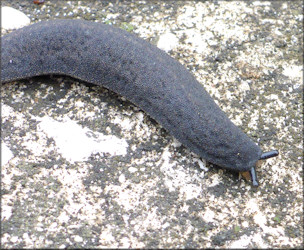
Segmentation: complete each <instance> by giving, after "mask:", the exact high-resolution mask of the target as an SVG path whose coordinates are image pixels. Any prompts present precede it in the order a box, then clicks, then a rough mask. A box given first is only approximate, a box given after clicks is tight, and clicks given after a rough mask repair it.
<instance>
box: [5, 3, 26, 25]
mask: <svg viewBox="0 0 304 250" xmlns="http://www.w3.org/2000/svg"><path fill="white" fill-rule="evenodd" d="M30 22H31V20H30V19H29V18H28V17H27V16H26V15H25V14H23V13H22V12H21V11H19V10H16V9H14V8H11V7H7V6H4V7H1V28H2V29H5V30H12V29H19V28H21V27H23V26H26V25H29V24H30Z"/></svg>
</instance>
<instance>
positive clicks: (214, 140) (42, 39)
mask: <svg viewBox="0 0 304 250" xmlns="http://www.w3.org/2000/svg"><path fill="white" fill-rule="evenodd" d="M1 42H2V46H1V71H2V72H1V81H2V82H9V81H15V80H19V79H23V78H29V77H33V76H38V75H48V74H59V75H67V76H71V77H74V78H77V79H80V80H83V81H86V82H89V83H93V84H97V85H102V86H104V87H106V88H108V89H110V90H112V91H114V92H116V93H118V94H120V95H122V96H125V97H126V98H127V99H128V100H130V101H131V102H133V103H134V104H135V105H137V106H138V107H140V108H141V109H142V110H144V111H145V112H146V113H148V115H150V116H151V117H152V118H153V119H155V120H156V121H157V122H159V123H160V124H161V125H162V126H163V127H164V128H165V129H166V130H167V131H169V133H170V134H172V135H173V136H174V137H175V138H177V139H178V140H179V141H180V142H181V143H182V144H183V145H185V146H186V147H188V148H189V149H190V150H191V151H192V152H194V153H196V154H197V155H199V156H200V157H202V158H204V159H206V160H207V161H209V162H211V163H213V164H216V165H218V166H220V167H223V168H226V169H230V170H233V171H237V172H247V173H250V175H251V179H252V181H253V185H254V186H257V185H258V183H257V178H256V172H255V166H256V164H257V162H258V161H259V160H260V159H267V158H270V157H273V156H276V155H278V152H277V151H276V150H274V151H271V152H267V153H263V152H262V150H261V149H260V147H259V146H258V145H257V144H256V143H254V142H253V141H252V140H251V139H250V138H249V137H248V136H246V135H245V134H244V133H243V132H242V131H241V130H240V129H239V128H238V127H236V126H235V125H234V124H233V123H232V122H231V121H230V120H229V118H228V117H227V116H226V114H225V113H224V112H223V111H222V110H221V109H220V108H219V107H218V106H217V105H216V103H215V102H214V100H213V99H212V98H211V96H210V95H209V94H208V93H207V91H206V90H205V89H204V87H203V86H202V85H201V84H200V83H199V82H198V81H197V80H196V79H195V78H194V76H193V75H192V74H191V73H189V72H188V71H187V70H186V68H185V67H184V66H183V65H181V64H180V63H179V62H177V61H176V60H174V59H173V58H171V57H170V56H169V55H167V54H166V53H165V52H163V51H161V50H160V49H158V48H157V47H156V46H153V45H152V44H150V43H149V42H146V41H144V40H142V39H140V38H138V37H136V36H135V35H132V34H130V33H128V32H127V31H124V30H121V29H118V28H114V27H112V26H110V25H104V24H99V23H94V22H89V21H83V20H68V19H65V20H52V21H44V22H39V23H36V24H33V25H30V26H27V27H24V28H22V29H19V30H16V31H14V32H12V33H10V34H7V35H5V36H3V37H2V38H1Z"/></svg>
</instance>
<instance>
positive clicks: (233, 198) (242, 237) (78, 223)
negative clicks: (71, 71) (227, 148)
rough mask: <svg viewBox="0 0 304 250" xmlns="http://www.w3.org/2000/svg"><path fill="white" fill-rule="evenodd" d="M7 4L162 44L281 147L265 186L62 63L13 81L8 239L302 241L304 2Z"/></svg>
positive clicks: (35, 17)
mask: <svg viewBox="0 0 304 250" xmlns="http://www.w3.org/2000/svg"><path fill="white" fill-rule="evenodd" d="M2 6H9V7H13V8H15V9H17V10H20V11H21V12H23V13H24V14H26V15H27V16H28V17H29V18H30V19H31V23H34V22H37V21H40V20H46V19H55V18H82V19H86V20H92V21H98V22H101V23H107V24H110V25H115V26H118V27H121V28H123V29H127V30H128V31H130V32H133V33H135V34H137V35H138V36H140V37H142V38H143V39H146V40H148V41H150V42H151V43H153V44H155V45H158V46H159V47H160V48H162V49H164V50H165V51H167V53H169V54H170V55H171V56H172V57H174V58H175V59H176V60H179V61H180V62H181V63H182V64H184V65H185V66H186V67H187V68H188V69H189V71H191V72H192V73H193V74H194V75H195V76H196V78H197V79H198V80H199V81H200V82H201V83H202V84H203V85H204V86H205V88H206V90H207V91H208V92H209V93H210V94H211V95H212V97H213V98H214V99H215V100H216V102H217V103H218V104H219V105H220V106H221V108H222V109H223V110H224V111H225V112H226V113H227V114H228V116H229V117H230V118H231V120H232V121H233V122H235V123H236V124H237V125H238V126H240V127H241V128H242V129H243V130H244V131H245V132H246V133H247V134H248V135H249V136H250V137H252V138H253V140H255V141H256V142H257V143H258V144H260V145H261V147H262V149H263V150H264V151H268V150H271V149H274V148H275V149H278V150H279V152H280V155H279V157H277V158H274V159H270V160H267V161H266V162H264V163H263V164H262V166H261V167H260V168H259V169H258V170H257V172H258V176H259V179H260V186H259V187H258V188H257V189H254V188H252V187H251V185H250V184H249V183H248V182H245V181H244V180H239V179H238V175H237V174H235V173H231V172H228V171H226V170H223V169H220V168H217V167H215V166H212V165H211V164H208V163H205V162H204V160H203V159H199V158H198V157H197V156H196V155H194V154H192V153H191V152H189V151H188V150H187V149H186V148H184V147H183V146H182V145H180V144H179V142H178V141H176V140H175V139H174V138H173V137H172V136H170V135H169V134H168V132H166V131H165V130H164V129H163V128H162V127H161V126H160V125H158V124H157V123H156V122H155V121H154V120H152V119H151V118H149V117H148V116H147V115H146V114H145V113H144V112H142V111H141V110H140V109H139V108H137V107H135V106H134V105H133V104H132V103H130V102H128V101H127V100H125V99H124V98H123V97H121V96H118V95H116V94H115V93H112V92H109V91H108V90H106V89H103V88H101V87H96V86H92V85H90V84H87V83H84V82H80V81H78V80H75V79H72V78H69V77H58V76H44V77H35V78H32V79H26V80H23V81H18V82H12V83H8V84H5V85H4V86H2V91H1V94H2V101H1V104H2V105H1V111H2V114H1V115H2V128H1V129H2V130H1V133H2V137H1V141H2V168H1V209H2V211H1V247H2V248H33V247H35V248H41V247H42V248H67V247H69V248H93V247H94V248H101V247H106V248H109V247H112V248H114V247H119V248H219V247H220V248H302V247H303V168H302V161H303V133H302V132H303V117H302V107H303V100H302V92H303V84H302V83H303V66H302V65H303V23H302V22H303V12H302V10H303V4H302V1H292V2H284V1H272V2H267V1H262V2H259V1H253V2H245V1H239V2H236V1H229V2H228V1H227V2H226V1H219V2H217V3H215V2H195V1H184V2H183V1H168V2H166V3H165V2H149V1H128V2H119V1H117V2H114V1H113V2H97V1H96V2H94V1H45V3H44V4H43V5H35V4H33V3H32V1H2ZM6 32H11V31H10V30H3V32H2V33H3V34H5V33H6ZM210 144H212V142H210Z"/></svg>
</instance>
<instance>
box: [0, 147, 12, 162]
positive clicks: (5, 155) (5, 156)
mask: <svg viewBox="0 0 304 250" xmlns="http://www.w3.org/2000/svg"><path fill="white" fill-rule="evenodd" d="M13 157H14V155H13V153H12V151H11V150H10V149H9V148H8V147H7V146H6V144H5V143H3V142H1V166H3V165H5V164H6V163H8V162H9V160H10V159H11V158H13Z"/></svg>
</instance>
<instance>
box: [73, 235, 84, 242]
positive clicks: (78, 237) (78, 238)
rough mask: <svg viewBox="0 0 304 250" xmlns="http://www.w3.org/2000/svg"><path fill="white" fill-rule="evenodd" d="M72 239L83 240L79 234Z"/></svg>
mask: <svg viewBox="0 0 304 250" xmlns="http://www.w3.org/2000/svg"><path fill="white" fill-rule="evenodd" d="M74 240H75V241H76V242H82V241H83V239H82V237H80V236H79V235H76V236H75V238H74Z"/></svg>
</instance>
